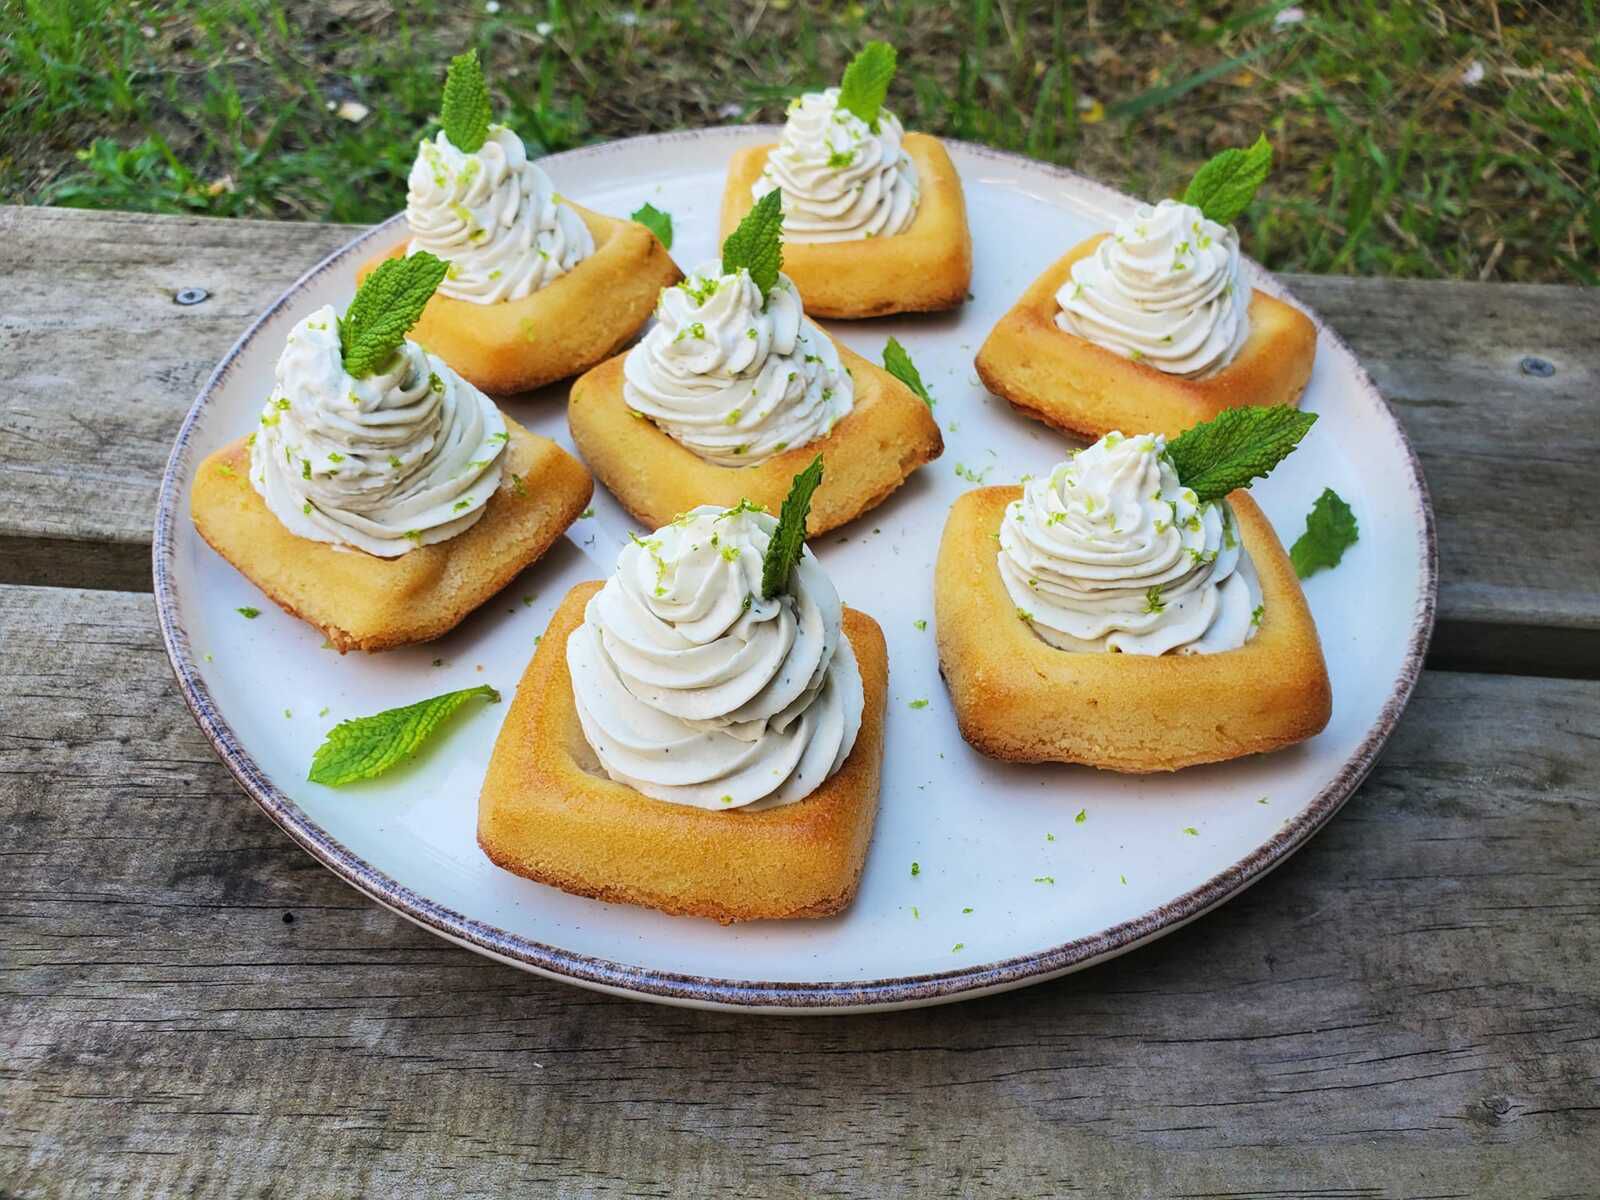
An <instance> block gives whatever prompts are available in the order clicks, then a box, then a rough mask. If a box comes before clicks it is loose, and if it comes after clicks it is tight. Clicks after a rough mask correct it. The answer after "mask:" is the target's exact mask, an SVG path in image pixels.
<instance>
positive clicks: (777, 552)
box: [761, 454, 822, 600]
mask: <svg viewBox="0 0 1600 1200" xmlns="http://www.w3.org/2000/svg"><path fill="white" fill-rule="evenodd" d="M821 482H822V455H820V454H819V455H817V456H816V457H815V458H813V459H812V460H811V465H810V466H809V467H807V468H806V469H805V470H804V471H801V472H800V474H798V475H796V476H795V477H794V482H793V483H792V484H790V485H789V495H788V496H787V497H786V498H785V499H784V502H783V508H782V510H780V511H779V513H778V527H777V528H776V529H774V530H773V531H772V540H771V541H770V542H768V543H767V556H766V558H764V559H762V560H761V595H762V597H763V598H764V599H767V600H771V599H772V598H773V597H774V596H776V595H778V594H779V593H781V592H783V591H785V590H787V589H788V587H789V573H790V572H791V571H793V570H794V565H795V563H797V562H799V561H800V552H801V551H802V550H804V549H805V545H806V517H807V516H809V515H810V513H811V497H812V495H813V494H814V493H815V492H816V490H817V486H818V485H819V484H820V483H821Z"/></svg>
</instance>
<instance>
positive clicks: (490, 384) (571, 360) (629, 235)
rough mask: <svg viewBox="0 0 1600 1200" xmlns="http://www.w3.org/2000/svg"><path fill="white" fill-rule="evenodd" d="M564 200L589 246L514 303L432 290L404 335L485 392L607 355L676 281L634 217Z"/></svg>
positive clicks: (544, 378) (539, 379)
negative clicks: (561, 270)
mask: <svg viewBox="0 0 1600 1200" xmlns="http://www.w3.org/2000/svg"><path fill="white" fill-rule="evenodd" d="M564 203H566V204H569V205H571V206H572V208H573V209H574V210H575V211H576V212H577V213H578V215H579V216H581V217H582V218H583V223H584V224H585V225H587V226H588V227H589V232H590V234H592V235H593V237H594V253H593V254H591V255H590V256H589V257H588V258H586V259H584V260H583V261H582V262H580V263H579V264H578V265H577V266H576V267H574V268H573V269H572V270H570V271H568V272H567V273H566V274H565V275H563V276H561V278H559V279H557V280H555V281H554V282H552V283H550V284H549V285H547V286H545V287H542V288H540V289H539V290H538V291H536V292H530V293H529V294H528V295H526V296H524V297H523V298H522V299H520V300H505V301H502V302H500V303H498V304H474V303H473V302H472V301H470V300H457V299H455V298H453V297H451V296H445V295H442V294H440V293H438V292H435V293H434V295H433V298H432V299H431V300H429V301H428V306H427V307H426V308H425V309H423V311H422V317H421V319H420V320H418V321H417V324H416V326H415V327H414V328H413V329H412V330H411V333H410V335H409V336H410V338H411V340H412V341H414V342H416V343H417V344H418V345H419V346H423V347H425V348H426V349H428V350H431V351H432V352H433V353H435V354H437V355H438V356H439V357H440V358H442V359H444V361H445V362H447V363H449V364H450V366H451V368H452V369H453V370H454V371H455V372H456V373H457V374H458V375H460V376H461V377H462V378H463V379H465V380H467V381H468V382H469V383H471V384H473V385H474V386H476V387H479V388H481V389H482V390H484V391H486V392H493V393H498V394H502V395H503V394H505V393H508V392H525V391H530V390H532V389H533V388H537V387H542V386H544V385H545V384H547V383H554V382H555V381H556V380H558V379H566V378H568V377H570V376H572V375H577V374H578V373H579V372H582V371H587V370H588V369H589V368H590V367H592V366H594V364H595V363H597V362H600V361H601V360H602V359H604V358H607V357H609V356H610V355H612V354H614V353H616V351H617V350H618V349H620V348H621V347H622V346H624V345H626V344H627V342H628V340H629V339H630V338H632V337H633V335H634V334H636V333H638V332H639V327H640V326H642V325H643V324H644V323H645V322H646V321H647V320H649V318H650V314H651V313H653V312H654V311H655V307H656V299H657V298H658V297H659V296H660V294H661V289H662V288H664V287H670V286H671V285H672V284H675V283H677V282H678V281H679V280H681V279H682V278H683V272H681V271H679V270H678V265H677V264H676V263H675V262H673V261H672V256H671V255H669V254H668V253H667V251H666V248H665V247H664V246H662V244H661V242H660V241H659V240H657V238H656V236H655V234H653V233H651V232H650V231H649V230H648V229H646V228H645V227H644V226H643V225H640V224H639V223H638V222H637V221H623V220H619V219H617V218H615V217H607V216H603V215H602V214H600V213H597V212H590V211H589V210H588V209H586V208H584V207H583V206H582V205H579V204H573V203H572V201H570V200H567V201H564ZM409 241H410V239H409V237H408V238H407V240H406V241H403V242H401V243H400V244H399V245H398V246H395V247H394V248H393V249H391V250H390V251H389V252H388V253H386V254H380V255H378V256H377V257H375V258H373V259H371V260H370V261H369V262H367V263H365V264H364V265H363V266H362V267H361V269H360V270H359V271H358V272H357V275H356V278H357V281H358V282H359V281H362V280H365V279H366V277H367V276H368V275H369V274H371V273H372V272H373V271H374V270H376V269H377V268H378V265H379V264H380V263H382V262H383V261H384V260H385V259H389V258H399V257H400V256H402V255H403V254H404V253H405V252H406V246H407V245H408V244H409Z"/></svg>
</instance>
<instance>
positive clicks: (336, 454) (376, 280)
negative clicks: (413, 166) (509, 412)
mask: <svg viewBox="0 0 1600 1200" xmlns="http://www.w3.org/2000/svg"><path fill="white" fill-rule="evenodd" d="M444 272H445V264H444V263H443V262H442V261H440V260H439V259H437V258H435V257H434V256H433V255H431V254H428V253H426V252H422V253H418V254H414V255H412V256H410V257H409V258H398V259H389V260H387V261H385V262H384V263H383V265H381V266H380V267H379V268H378V269H377V270H376V271H374V272H373V273H372V274H371V275H370V276H368V278H367V280H366V282H365V283H363V284H362V285H361V288H360V290H359V291H358V292H357V293H356V295H355V298H354V299H353V300H352V301H351V302H350V307H349V309H348V310H347V311H346V313H345V315H344V317H343V318H340V317H338V316H336V315H335V313H334V310H333V309H332V307H331V306H327V305H324V306H323V307H322V308H320V309H318V310H317V311H316V312H313V313H312V314H311V315H310V316H308V317H306V318H305V319H304V320H302V321H301V322H300V323H299V324H297V325H296V326H295V327H294V330H293V331H292V332H291V333H290V334H289V336H288V338H287V340H286V342H285V345H284V349H283V353H282V355H280V356H279V359H278V365H277V371H276V381H275V384H274V386H273V389H272V393H271V395H270V396H269V398H268V400H267V403H266V407H265V408H264V409H263V410H262V414H261V423H260V427H259V428H258V429H257V431H256V433H255V434H254V435H253V437H252V440H251V445H250V482H251V484H252V486H254V488H255V489H256V491H257V492H259V493H260V494H261V497H262V499H263V500H264V501H265V502H266V505H267V507H268V508H269V509H270V510H271V511H272V513H273V515H274V516H276V517H277V518H278V520H279V521H281V522H282V523H283V525H284V527H285V528H286V529H288V530H289V532H290V533H293V534H295V535H296V536H299V537H303V538H309V539H311V540H313V541H318V542H332V543H336V544H342V545H346V546H352V547H355V548H357V549H360V550H364V551H366V552H367V553H369V554H375V555H378V556H379V557H383V558H393V557H397V556H399V555H401V554H404V553H406V552H407V551H409V550H412V549H414V548H416V547H417V546H422V545H427V544H429V543H432V542H440V541H444V540H445V539H446V538H450V537H454V536H455V535H456V534H458V533H461V532H463V531H464V530H466V529H467V528H469V527H470V526H472V525H473V524H475V523H476V522H477V520H478V519H479V518H480V517H481V516H482V515H483V509H484V505H485V504H487V503H488V501H489V497H490V496H492V495H493V494H494V492H495V490H496V489H497V488H498V487H499V485H500V475H501V469H502V461H503V458H504V454H505V448H506V443H507V441H508V440H509V436H510V435H509V434H508V433H507V431H506V423H505V418H504V417H502V416H501V415H500V410H499V409H498V408H496V407H495V405H494V402H493V401H491V400H490V399H489V398H488V397H487V396H485V395H484V394H483V393H482V392H480V391H479V390H478V389H477V388H475V387H473V386H472V385H471V384H469V383H467V382H466V381H465V380H463V379H461V378H460V377H459V376H458V375H456V373H455V372H454V371H452V370H451V369H450V367H449V366H447V365H446V364H445V363H444V361H443V360H442V359H439V358H436V357H434V356H433V355H431V354H429V353H428V352H427V351H425V350H423V349H422V347H420V346H418V345H417V344H416V343H415V342H411V341H408V340H406V336H405V335H406V332H407V331H408V330H409V329H410V328H411V327H412V325H414V324H415V323H416V321H417V318H418V317H419V316H420V315H421V313H422V309H423V307H424V306H425V305H426V304H427V302H428V299H429V297H431V296H432V295H433V291H434V288H435V287H436V286H438V283H439V281H440V279H441V278H443V276H444Z"/></svg>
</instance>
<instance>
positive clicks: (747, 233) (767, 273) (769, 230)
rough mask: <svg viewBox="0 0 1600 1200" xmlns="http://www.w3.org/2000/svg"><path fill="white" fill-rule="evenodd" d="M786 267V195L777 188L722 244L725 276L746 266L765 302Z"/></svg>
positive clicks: (752, 210)
mask: <svg viewBox="0 0 1600 1200" xmlns="http://www.w3.org/2000/svg"><path fill="white" fill-rule="evenodd" d="M782 266H783V195H782V193H781V192H780V191H779V189H777V188H773V189H772V190H771V191H770V192H768V193H767V194H766V195H765V196H763V197H761V199H760V200H759V201H757V203H756V206H755V207H754V208H752V209H751V210H750V211H749V212H748V213H746V214H745V218H744V220H742V221H740V222H739V228H737V229H735V230H734V231H733V232H732V233H730V234H729V235H728V240H727V241H725V242H723V243H722V273H723V274H724V275H734V274H737V273H738V271H739V269H740V268H741V267H743V268H744V269H745V270H746V271H749V272H750V278H751V279H752V280H753V281H754V282H755V285H756V286H757V287H758V288H760V289H761V295H762V298H763V299H764V298H765V297H766V294H767V293H768V292H769V291H771V290H772V285H773V284H775V283H777V282H778V271H779V269H780V268H781V267H782Z"/></svg>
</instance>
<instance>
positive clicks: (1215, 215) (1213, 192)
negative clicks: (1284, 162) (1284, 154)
mask: <svg viewBox="0 0 1600 1200" xmlns="http://www.w3.org/2000/svg"><path fill="white" fill-rule="evenodd" d="M1271 166H1272V143H1270V142H1269V141H1267V135H1266V134H1264V133H1263V134H1262V135H1261V136H1260V137H1258V138H1256V144H1255V145H1253V146H1251V147H1250V149H1248V150H1224V151H1223V152H1222V153H1221V154H1219V155H1217V156H1216V157H1215V158H1213V159H1212V160H1211V161H1210V162H1208V163H1206V165H1205V166H1203V167H1201V168H1200V169H1199V170H1198V171H1196V172H1195V176H1194V179H1193V180H1191V181H1190V183H1189V187H1188V190H1186V191H1185V192H1184V193H1183V202H1184V203H1185V204H1192V205H1194V206H1195V207H1196V208H1198V209H1199V210H1200V211H1201V212H1202V213H1204V214H1205V215H1206V217H1208V218H1209V219H1210V220H1213V221H1215V222H1216V223H1217V224H1218V225H1232V224H1233V223H1234V221H1236V220H1238V218H1239V214H1240V213H1242V212H1244V210H1245V209H1246V208H1248V207H1249V206H1250V201H1251V200H1253V199H1254V198H1255V194H1256V189H1257V188H1259V187H1260V186H1261V184H1262V183H1263V182H1264V181H1265V180H1266V178H1267V171H1268V170H1269V169H1270V168H1271Z"/></svg>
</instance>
